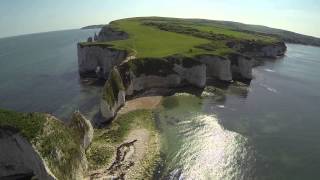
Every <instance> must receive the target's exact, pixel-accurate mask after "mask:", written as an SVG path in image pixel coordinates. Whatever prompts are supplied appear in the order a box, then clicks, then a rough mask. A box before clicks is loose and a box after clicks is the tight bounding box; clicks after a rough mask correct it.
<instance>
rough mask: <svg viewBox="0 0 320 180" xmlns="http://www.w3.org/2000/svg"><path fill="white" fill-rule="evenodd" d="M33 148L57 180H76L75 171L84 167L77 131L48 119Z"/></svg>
mask: <svg viewBox="0 0 320 180" xmlns="http://www.w3.org/2000/svg"><path fill="white" fill-rule="evenodd" d="M35 146H36V147H37V150H38V151H39V152H40V154H41V155H42V157H43V158H44V159H45V160H46V161H47V163H48V166H49V168H50V170H51V171H52V172H53V174H54V175H55V176H56V177H57V178H58V179H77V177H76V175H77V174H78V173H79V172H77V171H78V170H79V168H80V169H81V168H82V167H81V166H84V164H83V163H84V162H83V154H84V150H83V148H82V147H81V145H80V134H79V132H78V131H76V130H74V129H72V128H69V127H67V126H65V125H64V124H63V123H62V122H60V121H58V120H56V119H54V118H50V119H49V120H48V121H47V122H46V123H45V126H44V128H43V131H42V134H41V135H40V136H39V137H38V139H37V141H36V142H35Z"/></svg>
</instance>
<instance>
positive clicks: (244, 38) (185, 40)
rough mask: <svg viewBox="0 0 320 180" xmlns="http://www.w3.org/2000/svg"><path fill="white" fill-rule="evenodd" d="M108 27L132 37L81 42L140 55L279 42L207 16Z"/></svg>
mask: <svg viewBox="0 0 320 180" xmlns="http://www.w3.org/2000/svg"><path fill="white" fill-rule="evenodd" d="M109 27H110V28H112V29H116V30H118V31H121V32H126V33H127V34H128V35H129V38H128V39H125V40H115V41H111V42H99V43H97V42H93V43H83V44H82V45H86V46H88V45H96V46H105V47H110V48H115V49H119V50H126V51H127V52H129V53H130V54H131V55H134V56H136V57H137V58H164V57H167V56H172V55H175V54H180V55H183V56H188V57H194V56H197V55H203V54H212V55H217V56H223V57H225V56H227V55H229V54H230V53H234V52H235V50H234V49H233V48H232V47H229V46H227V44H228V43H229V42H234V43H237V44H239V43H244V42H252V43H255V44H260V45H268V44H270V43H276V42H279V40H278V39H277V38H275V37H271V36H268V35H263V34H254V33H250V32H244V31H241V30H236V29H232V28H228V27H227V26H223V25H221V24H217V23H214V22H213V21H212V22H211V21H208V20H192V19H177V18H161V17H142V18H129V19H122V20H117V21H113V22H112V23H110V25H109Z"/></svg>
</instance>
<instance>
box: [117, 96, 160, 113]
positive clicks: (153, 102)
mask: <svg viewBox="0 0 320 180" xmlns="http://www.w3.org/2000/svg"><path fill="white" fill-rule="evenodd" d="M162 98H163V97H162V96H150V97H141V98H137V99H133V100H130V101H127V102H126V104H125V106H124V107H122V108H121V110H120V111H119V112H118V114H119V115H121V114H126V113H128V112H131V111H134V110H138V109H155V108H157V106H158V105H159V104H160V103H161V100H162Z"/></svg>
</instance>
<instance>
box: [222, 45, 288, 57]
mask: <svg viewBox="0 0 320 180" xmlns="http://www.w3.org/2000/svg"><path fill="white" fill-rule="evenodd" d="M227 45H228V47H230V48H232V49H234V50H235V51H237V52H239V53H241V54H243V55H245V56H248V57H252V58H277V57H280V56H283V55H284V54H285V52H286V50H287V46H286V45H285V43H284V42H280V41H279V42H274V43H268V44H266V43H259V42H255V41H240V42H229V43H227Z"/></svg>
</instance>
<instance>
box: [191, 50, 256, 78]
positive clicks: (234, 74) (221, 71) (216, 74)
mask: <svg viewBox="0 0 320 180" xmlns="http://www.w3.org/2000/svg"><path fill="white" fill-rule="evenodd" d="M196 60H198V61H199V62H201V63H203V64H205V65H206V66H207V73H206V76H207V79H218V80H221V81H232V80H239V79H252V59H251V58H249V57H246V56H243V55H240V54H231V55H229V56H228V57H219V56H214V55H201V56H198V57H197V58H196Z"/></svg>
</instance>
